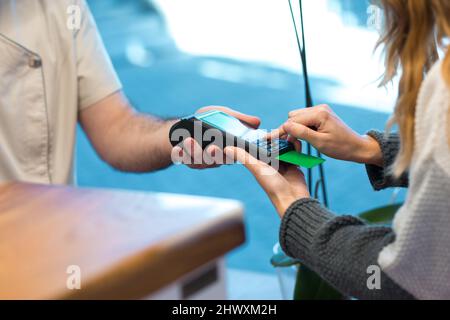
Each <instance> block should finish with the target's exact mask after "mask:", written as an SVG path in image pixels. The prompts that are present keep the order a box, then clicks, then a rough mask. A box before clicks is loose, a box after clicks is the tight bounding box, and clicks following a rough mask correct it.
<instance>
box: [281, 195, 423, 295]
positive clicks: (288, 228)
mask: <svg viewBox="0 0 450 320" xmlns="http://www.w3.org/2000/svg"><path fill="white" fill-rule="evenodd" d="M394 240H395V234H394V232H393V230H392V229H391V228H388V227H380V226H368V225H366V224H365V223H364V222H363V221H362V220H360V219H358V218H355V217H352V216H336V215H334V214H332V213H331V212H330V211H328V210H327V209H325V208H324V207H322V206H321V205H320V203H319V202H318V201H316V200H314V199H301V200H298V201H297V202H295V203H294V204H293V205H292V206H291V207H290V208H289V209H288V210H287V211H286V214H285V216H284V217H283V220H282V224H281V228H280V244H281V247H282V248H283V250H284V252H286V254H288V255H289V256H291V257H294V258H297V259H299V260H300V262H301V263H303V264H304V265H305V266H307V267H308V268H310V269H311V270H313V271H315V272H316V273H317V274H318V275H319V276H320V277H321V278H322V279H324V280H325V281H327V282H328V283H329V284H330V285H332V286H333V287H335V288H336V289H337V290H339V291H340V292H341V293H343V294H345V295H347V296H349V297H353V298H357V299H383V300H384V299H414V297H413V296H412V295H411V294H409V293H408V292H407V291H406V290H404V289H403V288H402V287H400V286H399V285H398V284H397V283H395V282H394V281H393V280H392V279H391V278H390V277H389V276H388V275H387V274H386V273H385V272H383V271H381V268H380V267H379V264H378V262H377V260H378V256H379V254H380V251H381V250H382V249H383V248H384V247H386V246H387V245H389V244H390V243H392V242H394ZM371 266H376V267H378V268H380V286H379V288H376V289H369V287H368V285H367V283H368V278H369V276H370V274H368V268H369V267H371Z"/></svg>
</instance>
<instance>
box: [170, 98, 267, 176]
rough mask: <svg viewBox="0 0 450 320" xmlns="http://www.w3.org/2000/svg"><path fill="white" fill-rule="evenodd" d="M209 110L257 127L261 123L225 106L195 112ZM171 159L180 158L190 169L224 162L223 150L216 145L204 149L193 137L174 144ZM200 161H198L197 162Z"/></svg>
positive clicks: (256, 118) (252, 117)
mask: <svg viewBox="0 0 450 320" xmlns="http://www.w3.org/2000/svg"><path fill="white" fill-rule="evenodd" d="M211 110H219V111H222V112H225V113H227V114H229V115H231V116H233V117H235V118H237V119H239V120H240V121H241V122H243V123H244V124H245V125H247V126H249V127H251V128H255V129H257V128H258V127H259V125H260V124H261V120H260V119H259V118H258V117H254V116H250V115H246V114H243V113H240V112H238V111H235V110H233V109H230V108H227V107H219V106H210V107H204V108H201V109H199V110H197V112H196V113H203V112H208V111H211ZM172 159H181V162H182V163H184V164H186V165H187V166H189V167H190V168H192V169H209V168H215V167H218V166H220V165H222V164H224V163H225V156H224V155H223V151H222V150H220V149H219V148H218V147H217V146H214V145H211V146H209V147H208V148H207V149H206V150H203V149H202V147H201V146H200V145H199V144H198V143H197V141H195V140H194V139H193V138H188V139H186V140H185V141H184V142H183V144H182V147H180V146H176V147H174V148H173V150H172ZM199 159H200V160H201V161H199ZM199 162H200V163H199Z"/></svg>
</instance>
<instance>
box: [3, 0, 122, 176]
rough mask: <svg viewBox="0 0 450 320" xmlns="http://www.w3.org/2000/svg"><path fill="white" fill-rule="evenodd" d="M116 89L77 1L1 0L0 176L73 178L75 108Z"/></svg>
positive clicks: (88, 19)
mask: <svg viewBox="0 0 450 320" xmlns="http://www.w3.org/2000/svg"><path fill="white" fill-rule="evenodd" d="M120 89H121V84H120V81H119V80H118V78H117V75H116V73H115V71H114V68H113V66H112V64H111V61H110V59H109V57H108V55H107V53H106V51H105V48H104V45H103V43H102V40H101V38H100V36H99V34H98V31H97V27H96V25H95V22H94V19H93V18H92V15H91V13H90V11H89V8H88V7H87V4H86V3H85V1H84V0H0V182H3V181H11V180H18V181H26V182H35V183H46V184H48V183H53V184H69V183H73V181H74V178H73V176H74V168H73V167H74V149H75V131H76V125H77V118H78V113H79V112H80V110H82V109H83V108H87V107H89V106H91V105H93V104H95V103H96V102H98V101H100V100H102V99H104V98H105V97H107V96H108V95H110V94H112V93H114V92H117V91H119V90H120Z"/></svg>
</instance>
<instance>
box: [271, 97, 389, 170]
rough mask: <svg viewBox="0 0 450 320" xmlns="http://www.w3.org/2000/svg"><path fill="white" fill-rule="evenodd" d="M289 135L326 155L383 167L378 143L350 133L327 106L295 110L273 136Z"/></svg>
mask: <svg viewBox="0 0 450 320" xmlns="http://www.w3.org/2000/svg"><path fill="white" fill-rule="evenodd" d="M286 134H289V135H291V136H293V137H295V138H297V139H301V140H305V141H308V142H309V143H311V144H312V145H313V146H314V147H315V148H316V149H317V150H319V151H320V152H322V153H323V154H325V155H327V156H329V157H332V158H335V159H339V160H346V161H353V162H358V163H366V164H373V165H378V166H382V164H383V160H382V154H381V149H380V146H379V145H378V143H377V142H376V141H375V139H373V138H371V137H369V136H360V135H359V134H357V133H356V132H354V131H353V130H352V129H350V128H349V127H348V126H347V125H346V124H345V123H344V122H343V121H342V120H341V119H340V118H339V117H338V116H337V115H336V114H335V113H334V112H333V110H331V108H330V107H329V106H327V105H321V106H316V107H312V108H305V109H299V110H295V111H292V112H290V113H289V120H288V121H287V122H286V123H284V124H283V125H282V126H281V127H280V128H279V129H277V130H275V131H274V132H273V133H271V136H272V137H279V136H284V135H286Z"/></svg>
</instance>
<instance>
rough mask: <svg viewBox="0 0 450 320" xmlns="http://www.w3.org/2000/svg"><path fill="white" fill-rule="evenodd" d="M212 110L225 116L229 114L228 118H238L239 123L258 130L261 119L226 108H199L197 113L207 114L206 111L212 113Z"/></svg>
mask: <svg viewBox="0 0 450 320" xmlns="http://www.w3.org/2000/svg"><path fill="white" fill-rule="evenodd" d="M212 110H218V111H222V112H225V113H227V114H229V115H230V116H233V117H235V118H238V119H239V120H241V122H243V123H244V124H246V125H248V126H250V127H252V128H255V129H257V128H259V126H260V124H261V119H260V118H258V117H255V116H251V115H248V114H245V113H242V112H239V111H236V110H233V109H231V108H228V107H220V106H210V107H204V108H201V109H200V110H198V111H197V112H198V113H203V112H208V111H212Z"/></svg>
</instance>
